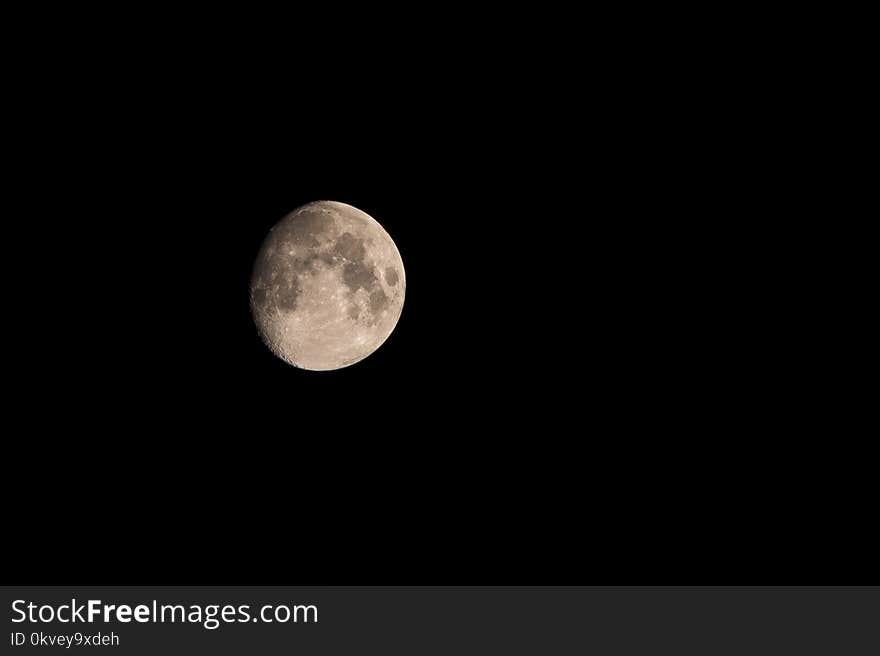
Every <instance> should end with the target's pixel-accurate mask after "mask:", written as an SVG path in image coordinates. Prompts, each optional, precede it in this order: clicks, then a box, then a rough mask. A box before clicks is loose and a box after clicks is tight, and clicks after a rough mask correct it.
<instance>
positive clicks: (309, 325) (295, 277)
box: [251, 201, 406, 371]
mask: <svg viewBox="0 0 880 656" xmlns="http://www.w3.org/2000/svg"><path fill="white" fill-rule="evenodd" d="M405 291H406V277H405V275H404V271H403V262H402V261H401V259H400V253H399V252H398V251H397V247H396V246H395V245H394V242H393V241H392V240H391V237H389V236H388V233H387V232H385V230H384V229H383V228H382V226H380V225H379V224H378V223H377V222H376V221H375V220H374V219H373V218H372V217H370V216H369V215H367V214H365V213H364V212H362V211H360V210H359V209H357V208H355V207H352V206H351V205H346V204H344V203H336V202H332V201H318V202H315V203H309V204H308V205H303V206H302V207H300V208H298V209H296V210H294V211H293V212H291V213H290V214H288V215H287V216H286V217H284V218H283V219H282V220H281V221H279V222H278V224H276V225H275V227H273V228H272V230H270V231H269V234H268V235H267V237H266V239H265V240H264V241H263V245H262V247H261V248H260V252H259V254H258V255H257V260H256V262H255V263H254V270H253V275H252V277H251V310H252V311H253V315H254V321H255V322H256V324H257V329H258V330H259V331H260V336H261V337H262V338H263V341H264V342H265V343H266V345H267V346H268V347H269V348H270V349H271V350H272V352H273V353H275V355H277V356H278V357H279V358H281V359H282V360H284V361H285V362H288V363H290V364H292V365H294V366H296V367H300V368H301V369H311V370H313V371H326V370H330V369H340V368H342V367H347V366H349V365H351V364H354V363H355V362H358V361H360V360H363V359H364V358H366V357H367V356H368V355H370V354H371V353H372V352H373V351H375V350H376V349H377V348H379V347H380V346H381V345H382V343H383V342H384V341H385V340H386V339H387V338H388V336H389V335H390V334H391V331H392V330H394V327H395V326H396V325H397V320H398V319H399V318H400V312H401V310H402V308H403V297H404V294H405Z"/></svg>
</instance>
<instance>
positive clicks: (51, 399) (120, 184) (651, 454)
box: [4, 21, 871, 584]
mask: <svg viewBox="0 0 880 656" xmlns="http://www.w3.org/2000/svg"><path fill="white" fill-rule="evenodd" d="M175 25H176V23H175V22H174V21H170V22H168V23H165V24H163V25H162V31H161V32H159V33H158V34H162V38H158V37H156V34H157V33H152V34H153V36H152V37H151V36H143V35H140V36H139V37H137V38H135V37H134V35H133V34H132V33H131V32H130V31H129V30H128V29H119V30H117V31H111V32H110V33H106V34H103V37H104V39H105V40H99V41H94V40H89V39H76V38H74V39H73V43H71V44H69V46H68V47H59V48H57V49H55V50H52V51H50V52H48V53H47V51H46V50H45V49H44V50H41V49H40V48H39V47H37V45H34V44H32V45H31V47H29V48H22V49H20V50H18V51H17V53H16V56H15V58H14V59H13V60H12V61H13V65H12V69H13V71H12V73H11V75H12V80H11V82H10V84H13V85H15V86H14V89H15V90H16V93H15V98H16V101H15V103H14V105H15V106H14V109H15V110H16V111H15V118H14V119H12V120H10V122H9V124H8V132H9V139H10V142H11V145H13V146H14V148H13V149H11V150H10V152H11V153H13V154H12V155H11V157H10V159H11V160H12V162H11V163H12V164H13V166H12V169H11V172H10V173H8V174H7V178H6V183H7V184H6V187H7V190H8V194H7V196H6V197H7V212H6V215H7V216H8V217H10V221H9V224H8V225H9V227H10V232H9V238H8V241H6V243H5V245H6V250H7V252H8V255H9V257H8V261H9V262H11V263H12V272H11V278H10V279H11V280H12V281H13V284H12V285H11V286H12V287H13V289H12V290H11V293H10V295H9V304H10V311H9V313H8V316H9V323H10V324H11V325H12V327H13V328H16V329H17V333H16V337H15V338H13V341H11V342H10V343H9V350H10V354H9V361H10V364H12V363H13V362H14V363H16V364H19V363H21V361H22V360H23V361H24V362H23V366H22V367H21V368H18V367H16V368H15V370H14V371H15V374H14V375H11V376H10V384H11V387H12V388H13V391H12V392H11V397H10V401H11V403H10V405H11V406H12V409H11V414H12V415H13V418H12V420H11V422H10V428H9V429H8V430H7V431H6V432H7V436H8V438H7V441H6V449H7V456H6V457H5V458H4V461H5V464H4V486H5V488H6V490H5V498H6V499H7V501H8V503H7V507H8V508H10V513H9V515H8V517H7V529H6V531H5V533H6V535H7V540H6V542H7V544H8V546H11V547H12V550H13V555H12V557H11V559H10V561H9V562H10V563H11V564H13V570H12V571H13V572H14V573H15V576H16V577H17V578H18V579H20V580H19V582H20V583H34V582H40V580H44V581H46V582H48V581H51V582H53V583H60V582H67V583H71V582H72V583H81V582H101V583H118V582H124V583H130V582H131V583H135V582H136V583H164V584H195V583H200V584H213V583H224V584H230V583H248V584H300V583H308V584H337V583H345V584H361V583H371V584H386V583H387V584H392V583H394V584H399V583H423V584H431V583H466V584H484V583H496V584H497V583H501V584H507V583H511V584H513V583H518V584H530V583H541V584H548V583H554V584H555V583H613V584H626V583H640V584H642V583H644V584H651V583H663V584H678V583H762V584H766V583H769V584H774V583H861V582H865V581H864V578H865V577H866V576H867V577H868V578H870V576H871V572H870V571H868V569H866V568H868V562H869V561H867V559H866V554H867V553H868V551H867V550H868V547H869V544H868V543H867V542H866V537H865V536H866V531H867V517H866V516H865V515H864V514H863V513H862V507H863V506H862V504H863V503H864V499H865V496H864V495H865V494H866V490H867V479H866V478H864V477H863V475H862V474H861V473H860V470H859V469H858V467H859V461H862V457H861V456H860V455H859V453H860V451H859V449H860V448H861V447H858V446H852V445H844V444H842V443H841V442H840V440H843V439H844V438H846V437H849V436H850V434H849V433H848V432H847V431H841V430H839V426H838V430H835V428H834V425H833V423H826V422H829V421H830V422H833V421H834V418H835V413H834V412H833V411H831V410H830V409H828V408H825V407H823V406H822V405H821V404H819V405H817V404H815V403H813V402H812V400H811V398H810V397H809V396H808V395H807V394H806V393H804V390H809V388H810V380H811V378H810V377H811V376H813V375H815V371H816V366H817V361H816V358H817V357H818V356H816V355H815V353H812V354H811V352H810V351H809V350H804V348H802V344H801V343H800V340H801V338H802V337H801V332H800V331H799V329H798V326H799V324H798V322H797V321H791V320H790V317H789V312H790V304H791V303H792V302H793V299H796V298H798V297H799V295H800V294H801V293H803V290H802V289H801V288H800V286H799V284H798V279H797V276H796V275H794V276H793V275H792V273H791V270H790V269H788V268H787V267H786V266H784V265H783V264H781V261H782V259H781V258H784V257H785V255H786V253H787V252H789V247H790V245H791V241H790V239H791V235H792V232H791V231H790V230H789V229H788V223H787V220H788V219H787V217H785V216H784V215H783V216H781V215H780V212H779V209H778V208H777V207H775V206H773V207H772V208H771V209H772V211H771V210H770V209H768V204H767V203H766V202H764V199H763V198H762V197H761V196H760V195H761V194H763V193H765V192H766V186H767V182H766V179H765V178H761V179H759V176H755V175H753V174H752V173H751V170H752V168H750V167H752V166H753V165H754V163H755V162H756V161H757V160H760V159H761V155H760V153H752V154H749V152H748V149H747V148H745V149H741V144H740V146H737V145H735V142H737V140H739V139H745V138H746V137H747V135H748V134H750V132H749V130H747V129H745V128H744V127H743V125H742V119H741V117H740V118H737V115H736V114H735V113H734V115H733V116H728V115H721V114H718V113H716V112H718V111H720V110H719V107H721V106H722V105H725V103H726V102H727V101H726V100H724V98H721V97H718V98H716V97H713V96H712V95H711V94H712V92H711V90H706V89H705V88H703V87H700V86H699V85H700V84H702V83H701V82H700V81H701V80H705V79H706V78H705V76H704V75H700V74H696V73H695V74H694V75H693V76H691V77H688V76H684V79H676V78H675V77H674V76H673V73H674V72H675V70H680V69H677V68H676V67H675V66H671V65H657V63H656V61H655V60H654V58H653V57H652V56H651V53H649V52H643V53H636V54H633V51H631V50H624V51H621V50H618V49H615V48H614V47H612V45H611V44H609V43H606V42H604V41H603V42H602V43H603V45H602V46H597V45H595V44H594V43H592V42H591V43H590V45H588V46H584V49H583V50H582V51H581V50H580V49H579V46H578V43H579V42H578V41H577V40H574V41H572V40H570V39H561V40H560V39H557V40H554V39H548V42H547V43H545V42H543V41H542V42H541V43H540V44H537V43H535V42H532V41H530V40H529V39H525V38H519V37H517V36H516V35H515V34H512V33H506V32H505V33H504V34H496V35H495V36H497V37H498V39H499V41H497V42H496V41H492V42H491V43H485V44H483V43H482V41H481V40H480V39H477V38H474V36H473V34H470V33H469V32H468V29H467V25H468V23H467V22H466V21H465V22H464V23H463V24H462V25H463V27H462V32H460V33H458V36H459V38H451V37H449V36H447V37H439V36H430V35H428V34H427V33H425V32H419V34H417V35H412V36H410V37H406V38H404V37H401V40H400V41H395V42H394V43H395V44H396V45H394V46H389V47H388V48H387V51H386V50H383V49H382V48H380V47H379V46H377V45H376V41H377V40H379V39H372V40H370V39H363V38H362V39H360V40H357V41H353V42H351V44H350V45H351V48H348V49H346V50H345V51H344V52H343V51H340V50H338V49H337V45H338V43H339V42H340V41H344V39H335V40H334V41H333V43H334V44H336V45H332V46H331V45H328V44H327V43H326V42H324V43H322V44H321V43H319V44H312V43H305V42H302V41H301V40H300V39H298V38H296V39H294V38H291V37H290V36H288V37H286V38H285V37H282V36H275V37H272V38H269V37H266V38H265V39H263V38H261V37H260V35H259V33H254V32H252V31H247V34H248V35H249V38H245V37H244V36H240V35H239V36H234V35H236V34H239V33H238V32H230V31H229V29H226V30H224V31H222V32H219V31H212V30H210V29H207V28H205V29H197V28H192V27H191V29H195V30H196V31H195V32H192V31H189V32H188V31H186V30H182V31H181V32H180V33H177V34H175V36H174V37H172V36H171V34H172V33H174V32H175V28H174V26H175ZM501 32H503V30H501ZM194 34H196V35H197V36H198V37H199V38H198V39H196V38H194ZM297 34H301V32H297ZM505 34H507V36H506V37H505ZM53 36H54V34H53V33H41V38H40V39H39V40H38V41H37V42H36V43H37V44H44V45H45V44H46V43H50V42H52V39H53ZM398 36H399V35H398ZM560 44H563V45H560ZM566 44H567V45H566ZM587 55H589V57H587V63H585V64H582V63H580V62H582V61H584V59H583V57H584V56H587ZM318 199H330V200H338V201H342V202H346V203H349V204H352V205H354V206H356V207H358V208H360V209H362V210H364V211H366V212H367V213H369V214H370V215H372V216H373V217H375V218H376V219H377V220H378V221H379V222H380V223H381V224H382V225H383V226H384V227H385V228H386V229H387V231H388V232H389V233H390V234H391V236H392V237H393V239H394V240H395V242H396V243H397V245H398V248H399V250H400V252H401V255H402V258H403V261H404V265H405V267H406V273H407V296H406V303H405V307H404V311H403V314H402V317H401V320H400V323H399V324H398V327H397V329H396V330H395V331H394V333H393V334H392V336H391V337H390V338H389V340H388V341H387V342H386V344H385V345H383V346H382V347H381V348H380V349H379V350H378V351H377V352H376V353H375V354H373V355H372V356H371V357H370V358H368V359H367V360H365V361H363V362H361V363H359V364H357V365H355V366H352V367H350V368H347V369H344V370H340V371H336V372H329V373H314V372H305V371H299V370H296V369H294V368H292V367H289V366H287V365H285V364H284V363H282V362H281V361H280V360H278V359H276V358H274V357H273V356H272V355H271V354H270V352H269V351H268V350H267V349H266V348H265V347H264V346H263V345H262V344H261V342H260V340H259V338H258V336H257V334H256V331H255V329H254V326H253V324H252V321H251V318H250V314H249V308H248V294H247V290H248V281H249V275H250V267H251V264H252V262H253V258H254V255H255V253H256V251H257V249H258V247H259V245H260V243H261V241H262V239H263V237H264V236H265V234H266V233H267V231H268V230H269V228H270V227H271V226H272V225H273V224H274V223H275V222H277V221H278V220H279V219H281V218H282V217H283V216H284V215H285V214H287V213H288V212H290V211H291V210H293V209H295V208H296V207H297V206H299V205H301V204H302V203H305V202H308V201H312V200H318ZM746 199H747V200H746ZM777 220H781V222H782V223H781V224H780V225H779V226H778V227H774V226H775V224H774V221H777ZM794 234H795V237H796V232H795V233H794ZM780 238H782V240H781V241H780ZM787 240H788V241H787ZM10 371H13V369H11V368H10ZM805 425H807V427H805ZM842 433H846V435H843V434H842ZM848 472H852V475H851V476H850V475H848V474H847V473H848Z"/></svg>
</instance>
